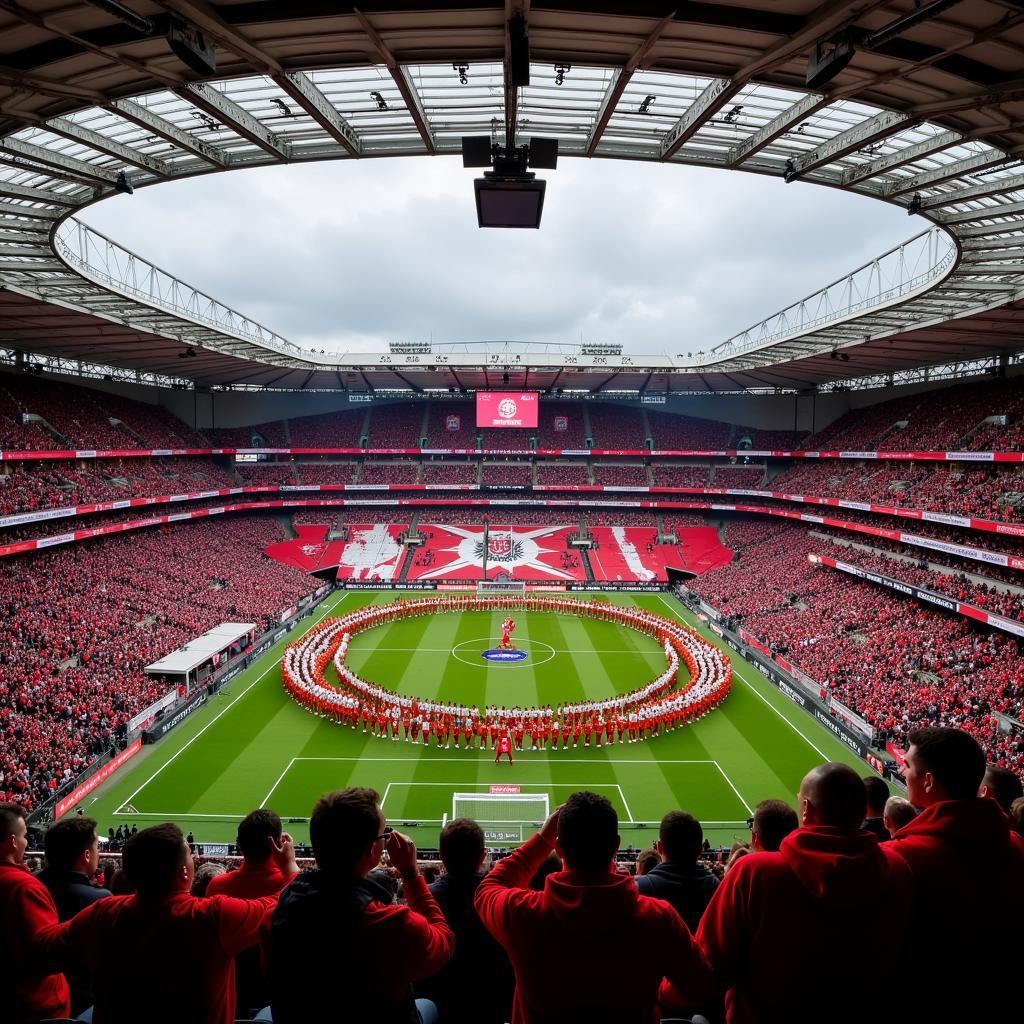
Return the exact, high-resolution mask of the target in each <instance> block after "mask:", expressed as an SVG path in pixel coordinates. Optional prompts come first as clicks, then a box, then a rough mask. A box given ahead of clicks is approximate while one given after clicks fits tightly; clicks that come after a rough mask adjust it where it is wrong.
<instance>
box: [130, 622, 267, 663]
mask: <svg viewBox="0 0 1024 1024" xmlns="http://www.w3.org/2000/svg"><path fill="white" fill-rule="evenodd" d="M255 629H256V623H255V622H222V623H221V624H220V625H219V626H214V627H213V629H208V630H207V631H206V632H205V633H203V634H202V635H201V636H197V637H194V638H193V639H192V640H189V642H188V643H187V644H185V645H184V646H183V647H179V648H178V649H177V650H176V651H171V653H170V654H165V655H164V656H163V657H162V658H161V659H160V660H159V661H154V662H153V664H152V665H147V666H146V667H145V669H143V671H144V672H146V673H147V674H149V675H158V676H166V675H187V674H188V673H189V672H191V671H192V669H194V668H198V667H199V666H200V665H202V664H205V663H206V662H207V661H209V660H210V659H211V658H212V657H213V656H214V655H215V654H219V653H220V652H221V651H225V650H227V649H228V648H229V647H230V646H231V645H232V644H233V643H237V642H238V641H239V640H241V639H242V638H243V637H245V636H248V635H249V634H250V633H252V632H253V631H254V630H255Z"/></svg>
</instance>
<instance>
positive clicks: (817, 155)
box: [793, 110, 913, 174]
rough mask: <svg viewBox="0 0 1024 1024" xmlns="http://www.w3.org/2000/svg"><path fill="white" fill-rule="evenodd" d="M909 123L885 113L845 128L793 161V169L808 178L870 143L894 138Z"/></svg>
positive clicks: (902, 118) (897, 116)
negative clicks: (810, 172)
mask: <svg viewBox="0 0 1024 1024" xmlns="http://www.w3.org/2000/svg"><path fill="white" fill-rule="evenodd" d="M912 123H913V122H912V120H911V118H909V117H908V116H907V115H906V114H897V113H895V112H894V111H892V110H885V111H883V112H882V113H881V114H876V115H875V116H874V117H871V118H868V120H866V121H864V122H863V123H861V124H857V125H854V126H853V127H852V128H848V129H847V130H846V131H845V132H840V133H839V134H838V135H834V136H833V137H832V138H831V139H829V140H828V142H823V143H822V144H821V145H820V146H818V148H817V149H812V150H811V151H810V152H809V153H804V154H803V156H798V157H795V158H794V159H793V166H794V167H795V168H796V172H797V174H807V173H808V172H809V171H813V170H814V169H815V168H816V167H822V166H824V165H825V164H830V163H832V162H833V161H835V160H839V159H840V158H841V157H844V156H846V154H847V153H855V152H856V151H857V150H859V149H863V148H864V147H865V146H870V145H871V143H873V142H877V141H878V140H880V139H886V138H888V137H889V136H890V135H895V134H896V132H899V131H902V130H903V129H904V128H906V127H907V125H908V124H912Z"/></svg>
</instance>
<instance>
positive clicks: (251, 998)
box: [206, 807, 292, 1013]
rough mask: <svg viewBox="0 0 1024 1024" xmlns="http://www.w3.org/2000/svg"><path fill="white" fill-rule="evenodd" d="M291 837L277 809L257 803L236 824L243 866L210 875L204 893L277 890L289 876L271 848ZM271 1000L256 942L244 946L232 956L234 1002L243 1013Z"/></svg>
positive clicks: (251, 895)
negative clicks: (255, 808) (246, 947)
mask: <svg viewBox="0 0 1024 1024" xmlns="http://www.w3.org/2000/svg"><path fill="white" fill-rule="evenodd" d="M282 837H284V838H285V839H290V837H289V836H288V835H287V833H285V832H284V831H283V829H282V826H281V819H280V817H278V814H277V812H276V811H272V810H270V808H269V807H260V808H258V809H257V810H255V811H251V812H250V813H249V814H247V815H246V816H245V817H244V818H243V819H242V821H241V822H240V823H239V825H238V835H237V837H236V839H235V845H236V847H237V849H238V852H239V853H240V854H241V855H242V866H241V867H240V868H239V869H238V870H237V871H227V872H224V873H223V874H219V875H217V876H215V877H214V878H211V879H210V882H209V884H208V885H207V887H206V895H207V896H235V897H237V898H239V899H247V900H252V899H258V898H259V897H261V896H272V895H274V894H275V893H279V892H280V891H281V890H282V889H283V888H284V887H285V886H286V885H287V884H288V883H289V882H290V881H291V880H292V876H291V875H288V874H285V873H284V872H282V871H281V869H280V867H279V866H278V862H277V859H276V858H275V856H274V852H275V851H276V850H277V848H278V847H279V846H280V845H281V843H282V841H283V840H282ZM269 1002H270V990H269V989H268V988H267V985H266V982H265V981H264V979H263V969H262V967H261V966H260V950H259V945H258V944H253V945H252V946H250V947H249V949H245V950H243V951H242V952H241V953H239V954H238V957H237V958H236V959H235V1006H236V1007H237V1008H238V1010H239V1011H240V1012H242V1013H248V1012H249V1011H252V1010H259V1009H261V1008H262V1007H264V1006H266V1005H267V1003H269Z"/></svg>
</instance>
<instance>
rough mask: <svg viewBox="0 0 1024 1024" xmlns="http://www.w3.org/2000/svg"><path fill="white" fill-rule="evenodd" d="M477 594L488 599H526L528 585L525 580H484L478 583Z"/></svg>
mask: <svg viewBox="0 0 1024 1024" xmlns="http://www.w3.org/2000/svg"><path fill="white" fill-rule="evenodd" d="M476 592H477V594H484V595H486V596H488V597H525V596H526V583H525V582H524V581H523V580H482V581H480V582H479V583H477V585H476Z"/></svg>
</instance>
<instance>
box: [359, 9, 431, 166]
mask: <svg viewBox="0 0 1024 1024" xmlns="http://www.w3.org/2000/svg"><path fill="white" fill-rule="evenodd" d="M352 13H353V14H354V15H355V16H356V20H357V21H358V22H359V24H360V26H361V28H362V30H363V32H364V33H366V37H367V39H368V40H369V41H370V47H371V49H372V50H373V52H374V53H375V54H376V55H377V59H378V60H379V61H380V62H381V63H382V64H383V65H385V67H387V69H388V71H389V72H390V73H391V77H392V79H394V82H395V85H397V86H398V91H399V92H400V93H401V94H402V100H403V101H404V102H405V106H406V108H407V109H408V111H409V115H410V116H411V117H412V119H413V122H414V123H415V125H416V130H417V131H418V132H419V133H420V138H421V139H422V140H423V145H424V146H425V147H426V150H427V152H428V153H430V154H431V156H433V154H434V153H435V152H436V151H437V148H436V146H435V145H434V136H433V134H432V133H431V131H430V125H429V124H428V122H427V116H426V114H425V113H424V111H423V104H422V102H421V101H420V96H419V93H418V92H417V91H416V87H415V86H414V85H413V84H412V80H411V79H410V78H409V75H408V73H407V72H406V69H405V68H404V67H402V65H400V64H399V63H398V59H397V58H396V57H395V55H394V54H393V53H392V52H391V51H390V50H389V49H388V47H387V45H386V44H385V42H384V40H383V39H382V38H381V36H380V33H379V32H378V31H377V30H376V29H375V28H374V27H373V25H372V24H371V23H370V19H369V18H367V17H366V15H365V14H363V12H362V11H360V10H358V9H356V8H353V11H352Z"/></svg>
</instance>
